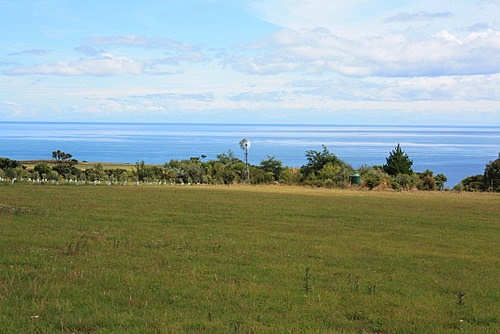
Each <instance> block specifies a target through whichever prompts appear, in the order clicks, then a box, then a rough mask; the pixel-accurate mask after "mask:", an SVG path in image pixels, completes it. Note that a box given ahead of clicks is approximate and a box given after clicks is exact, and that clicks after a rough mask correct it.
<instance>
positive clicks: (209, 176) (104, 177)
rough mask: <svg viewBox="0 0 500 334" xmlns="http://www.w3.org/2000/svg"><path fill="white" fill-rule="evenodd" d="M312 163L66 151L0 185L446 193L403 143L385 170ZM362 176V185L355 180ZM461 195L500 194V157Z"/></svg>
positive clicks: (325, 155)
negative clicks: (112, 158)
mask: <svg viewBox="0 0 500 334" xmlns="http://www.w3.org/2000/svg"><path fill="white" fill-rule="evenodd" d="M305 157H306V160H307V162H306V164H304V165H303V166H301V167H300V168H291V167H286V166H283V163H282V162H281V161H280V160H277V159H276V158H275V157H272V156H268V157H267V159H264V160H262V161H261V163H260V165H247V164H246V163H245V162H243V161H242V160H241V159H239V158H237V157H236V156H235V154H234V152H232V151H231V150H229V151H228V152H227V153H222V154H218V155H217V156H216V159H214V160H206V157H205V156H201V157H192V158H189V159H185V160H170V161H169V162H166V163H165V164H163V165H148V164H146V163H145V162H144V161H140V162H139V161H138V162H136V164H135V166H134V167H133V168H132V169H124V168H104V167H103V165H102V164H99V163H98V164H95V165H94V166H92V167H86V166H85V168H83V167H81V166H80V167H78V166H77V164H78V160H76V159H74V158H73V156H72V155H71V154H69V153H65V152H62V151H61V150H57V151H53V152H52V160H51V161H50V162H40V163H37V164H36V165H35V166H34V167H33V168H27V167H26V166H24V165H23V164H22V163H21V162H19V161H16V160H11V159H9V158H0V180H10V181H11V182H14V180H25V179H27V180H31V181H32V182H39V183H42V182H47V181H50V182H83V183H87V182H92V183H101V182H105V183H107V184H126V183H127V182H136V183H140V182H143V183H158V184H159V183H162V184H213V185H232V184H234V183H248V182H249V183H251V184H288V185H308V186H314V187H328V188H347V187H351V186H353V185H354V186H356V187H361V188H366V189H370V190H371V189H394V190H410V189H419V190H444V184H445V182H446V181H447V178H446V176H445V175H443V174H437V175H435V174H434V172H433V171H431V170H429V169H428V170H426V171H424V172H414V171H413V168H412V167H413V161H412V160H411V159H410V157H409V156H408V155H407V154H406V153H405V152H404V151H403V149H402V148H401V146H400V145H399V144H398V145H397V146H396V147H395V148H394V149H393V150H392V151H391V152H389V156H388V157H387V158H386V163H385V164H384V165H382V166H367V165H364V166H362V167H361V168H359V169H358V170H357V171H355V170H354V169H353V168H352V166H351V165H349V164H348V163H346V162H345V161H343V160H341V159H340V158H338V157H337V156H336V155H335V154H334V153H332V152H330V151H329V150H328V148H327V147H326V146H322V150H320V151H316V150H309V151H306V153H305ZM355 176H356V177H358V179H357V180H358V181H359V182H357V181H356V179H355V178H354V177H355ZM453 189H454V190H458V191H495V192H500V154H499V157H498V158H497V159H496V160H494V161H490V162H489V163H488V164H486V167H485V172H484V174H481V175H475V176H469V177H467V178H465V179H463V180H462V181H461V182H460V183H459V184H457V185H455V187H454V188H453Z"/></svg>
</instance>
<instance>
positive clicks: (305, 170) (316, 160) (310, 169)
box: [300, 145, 345, 178]
mask: <svg viewBox="0 0 500 334" xmlns="http://www.w3.org/2000/svg"><path fill="white" fill-rule="evenodd" d="M306 158H307V164H305V165H304V166H302V167H301V168H300V172H301V173H302V175H303V176H304V178H307V177H309V176H311V175H317V174H318V173H319V171H320V170H322V169H323V167H324V166H325V165H326V164H328V163H331V164H332V165H345V162H343V161H342V160H340V159H339V158H337V156H336V155H335V154H333V153H330V151H328V148H327V147H326V146H325V145H323V151H322V152H319V151H314V150H309V151H307V152H306Z"/></svg>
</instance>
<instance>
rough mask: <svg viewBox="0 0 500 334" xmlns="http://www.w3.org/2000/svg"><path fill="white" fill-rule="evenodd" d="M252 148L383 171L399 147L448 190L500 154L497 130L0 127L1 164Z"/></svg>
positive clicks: (252, 158)
mask: <svg viewBox="0 0 500 334" xmlns="http://www.w3.org/2000/svg"><path fill="white" fill-rule="evenodd" d="M242 138H248V139H249V140H250V141H251V142H252V148H251V150H250V152H249V162H250V163H251V164H254V165H258V164H259V163H260V161H261V160H264V159H266V158H267V157H268V156H273V157H275V158H276V159H278V160H280V161H282V162H283V164H284V165H285V166H289V167H300V166H302V165H303V164H305V162H306V159H305V152H306V151H307V150H318V149H321V146H322V145H325V146H327V147H328V148H329V149H330V151H331V152H333V153H334V154H336V155H337V156H338V157H339V158H341V159H342V160H344V161H346V162H347V163H349V164H351V165H352V166H353V168H355V169H356V168H359V167H361V166H362V165H382V164H383V163H384V162H385V158H386V157H387V155H388V153H389V151H390V150H391V149H392V148H394V146H395V145H396V144H397V143H400V144H401V146H402V147H403V148H404V149H405V151H406V152H407V153H408V154H409V155H410V157H411V158H412V159H413V161H414V163H415V166H414V168H415V170H416V171H424V170H425V169H431V170H433V171H434V172H435V173H443V174H445V175H446V176H447V177H448V183H447V185H449V186H453V185H454V184H456V183H458V182H459V181H461V180H462V179H463V178H465V177H467V176H470V175H475V174H481V173H483V172H484V166H485V164H486V163H488V162H489V161H491V160H494V159H496V158H497V156H498V152H499V151H500V145H499V143H500V126H493V125H492V126H475V125H474V126H457V125H427V126H423V125H416V126H413V125H400V126H398V125H384V126H379V125H320V124H314V125H310V124H307V125H303V124H229V123H227V124H206V123H158V124H157V123H116V122H106V123H98V122H12V121H1V122H0V156H2V157H8V158H11V159H15V160H48V159H50V153H51V152H52V151H54V150H57V149H61V150H63V151H65V152H69V153H71V154H72V155H73V156H74V158H75V159H77V160H79V161H109V162H113V163H117V164H134V163H135V162H137V161H141V160H144V161H145V162H146V163H147V164H164V163H165V162H168V161H170V160H171V159H178V160H182V159H189V158H191V157H201V156H206V157H207V159H216V156H217V155H218V154H221V153H226V152H228V151H229V150H230V151H232V152H234V154H235V155H236V156H237V157H239V158H242V152H241V149H240V147H239V146H238V142H239V141H240V140H241V139H242Z"/></svg>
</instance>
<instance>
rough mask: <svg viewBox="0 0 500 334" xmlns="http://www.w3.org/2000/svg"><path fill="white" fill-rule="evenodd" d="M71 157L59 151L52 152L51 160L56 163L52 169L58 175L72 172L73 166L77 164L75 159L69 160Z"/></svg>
mask: <svg viewBox="0 0 500 334" xmlns="http://www.w3.org/2000/svg"><path fill="white" fill-rule="evenodd" d="M72 157H73V156H72V155H71V154H69V153H64V152H63V151H61V150H57V151H53V152H52V159H54V160H55V161H56V165H55V166H54V167H53V169H54V170H55V171H56V172H58V173H59V175H65V174H68V173H71V172H72V169H73V166H74V165H75V164H76V163H77V162H78V161H77V160H75V159H71V158H72Z"/></svg>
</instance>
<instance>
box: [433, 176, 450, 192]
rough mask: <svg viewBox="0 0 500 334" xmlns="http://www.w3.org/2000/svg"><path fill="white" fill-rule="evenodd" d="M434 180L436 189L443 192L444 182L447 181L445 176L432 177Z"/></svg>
mask: <svg viewBox="0 0 500 334" xmlns="http://www.w3.org/2000/svg"><path fill="white" fill-rule="evenodd" d="M434 179H435V180H436V185H437V187H438V189H439V190H443V189H444V184H445V182H446V181H448V178H447V177H446V175H444V174H438V175H436V176H435V177H434Z"/></svg>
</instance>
